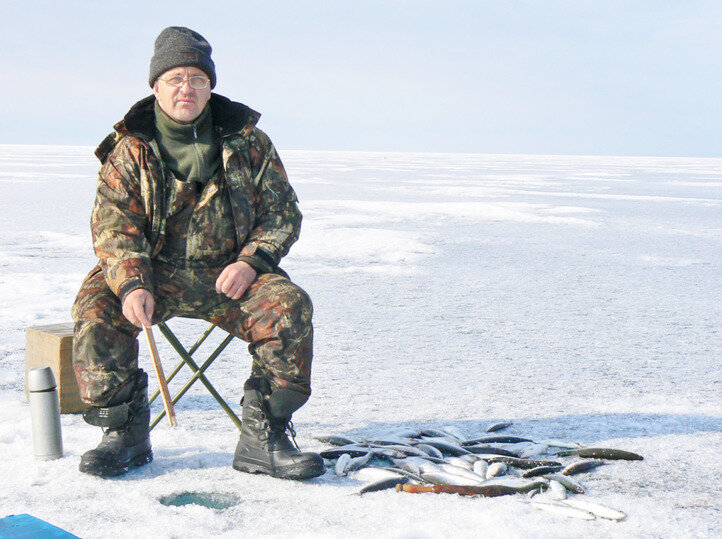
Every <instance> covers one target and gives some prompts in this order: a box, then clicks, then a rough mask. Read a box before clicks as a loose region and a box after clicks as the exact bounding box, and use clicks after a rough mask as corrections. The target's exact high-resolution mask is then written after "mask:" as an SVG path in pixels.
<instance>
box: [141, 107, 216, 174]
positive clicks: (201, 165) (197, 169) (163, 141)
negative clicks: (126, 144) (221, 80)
mask: <svg viewBox="0 0 722 539" xmlns="http://www.w3.org/2000/svg"><path fill="white" fill-rule="evenodd" d="M155 131H156V135H155V140H156V142H157V143H158V147H159V148H160V153H161V157H162V158H163V161H164V162H165V164H166V166H167V167H168V168H169V169H171V170H172V171H173V172H174V173H175V175H176V176H177V177H178V179H179V180H182V181H193V182H197V183H198V184H200V185H205V184H206V182H207V181H208V180H209V179H210V178H212V177H213V175H214V174H215V172H216V169H218V167H219V165H220V164H221V149H220V143H219V141H218V137H217V136H216V131H215V129H214V128H213V118H212V116H211V108H210V107H209V106H206V108H205V109H203V112H201V115H200V116H198V118H196V119H195V121H193V122H190V123H181V122H177V121H175V120H174V119H173V118H171V117H170V116H168V115H167V114H166V113H165V112H163V109H161V108H160V105H159V104H158V102H157V101H156V102H155Z"/></svg>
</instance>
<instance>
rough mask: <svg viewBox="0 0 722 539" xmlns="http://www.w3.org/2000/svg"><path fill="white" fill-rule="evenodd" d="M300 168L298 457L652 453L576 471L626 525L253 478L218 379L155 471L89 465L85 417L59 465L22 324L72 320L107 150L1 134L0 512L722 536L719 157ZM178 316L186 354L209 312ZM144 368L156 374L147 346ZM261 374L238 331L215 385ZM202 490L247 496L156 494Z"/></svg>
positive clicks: (163, 438)
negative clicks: (242, 460)
mask: <svg viewBox="0 0 722 539" xmlns="http://www.w3.org/2000/svg"><path fill="white" fill-rule="evenodd" d="M282 157H283V158H284V162H285V165H286V167H287V169H288V172H289V176H290V177H291V180H292V183H293V185H294V187H295V188H296V191H297V192H298V195H299V198H300V201H301V209H302V211H303V213H304V216H305V219H304V225H303V232H302V236H301V240H300V241H299V242H298V243H297V244H296V245H295V246H294V247H293V249H292V250H291V253H290V255H289V256H288V257H287V258H286V259H285V260H284V263H283V267H284V268H285V269H286V270H287V271H288V272H289V273H290V274H291V275H292V277H293V278H294V280H295V281H297V282H298V283H299V284H300V285H301V286H302V287H304V288H305V289H306V290H307V291H308V292H309V294H310V295H311V297H312V298H313V300H314V305H315V318H314V322H315V329H316V344H315V360H314V379H313V382H314V394H313V397H312V399H311V400H310V401H309V403H308V405H307V406H305V407H304V408H303V409H302V410H300V411H299V412H298V413H297V414H296V417H295V418H294V422H295V424H296V427H297V430H298V432H299V443H300V444H301V446H302V447H304V448H307V449H314V450H319V449H321V447H323V445H322V444H321V443H319V442H317V441H315V440H314V439H313V436H317V435H324V434H330V433H338V434H345V435H348V436H351V437H362V436H369V435H371V434H374V433H377V432H380V431H387V430H389V429H394V428H397V427H404V426H421V425H425V426H430V427H435V428H440V427H442V426H445V425H453V426H454V427H456V428H457V429H459V430H460V431H461V432H463V433H465V434H467V435H481V434H482V433H483V432H484V429H485V428H486V426H488V425H489V424H490V423H491V422H493V421H497V420H513V421H514V424H513V426H512V427H510V428H509V429H508V430H507V431H505V433H506V432H508V433H509V434H517V435H529V436H532V437H534V438H536V439H548V438H558V439H563V440H573V441H578V442H582V443H586V444H591V443H594V444H595V445H604V446H611V447H618V448H620V449H628V450H630V451H634V452H637V453H640V454H642V455H644V456H645V460H644V461H643V462H632V463H626V462H615V463H613V464H610V465H608V466H603V467H601V468H599V469H598V470H596V471H595V472H593V473H590V474H587V475H584V476H579V479H580V480H581V481H582V482H583V483H584V484H585V486H586V487H587V489H588V492H589V493H590V495H591V496H593V497H594V499H595V500H596V501H598V502H600V503H603V504H604V505H608V506H610V507H614V508H617V509H619V510H622V511H624V512H625V513H627V515H628V517H627V519H626V520H624V521H622V522H610V521H604V520H597V521H593V522H584V521H578V520H575V519H567V518H565V517H562V516H557V515H553V514H549V513H545V512H541V511H537V510H536V509H534V508H533V507H530V506H528V505H525V504H522V503H519V500H518V499H516V497H507V498H497V499H464V498H459V497H455V496H449V495H412V494H407V495H405V494H397V493H395V492H380V493H375V494H369V495H366V496H364V497H362V498H359V497H357V496H352V495H351V494H352V493H353V492H355V491H357V490H358V488H359V485H360V484H361V483H360V482H359V481H357V480H354V479H352V478H349V477H344V478H339V477H336V476H335V474H333V472H329V473H327V474H326V475H325V476H322V477H320V478H318V479H315V480H311V481H307V482H302V483H297V482H287V481H280V480H276V479H272V478H268V477H261V476H253V475H246V474H241V473H238V472H236V471H234V470H232V469H231V467H230V462H231V457H232V453H233V449H234V447H235V442H236V439H237V433H236V432H235V428H234V427H233V425H232V423H231V422H230V421H229V420H228V419H227V418H226V417H225V415H224V413H223V412H222V411H221V410H220V409H219V408H218V407H217V405H216V404H215V402H214V401H213V400H212V398H211V397H210V396H209V395H207V393H205V392H204V390H203V389H202V388H200V387H197V388H194V389H192V390H191V391H190V392H189V394H188V395H187V396H186V397H185V398H184V400H182V401H181V402H180V403H179V404H178V406H177V414H178V422H179V424H180V426H179V427H177V428H173V429H171V428H170V427H169V426H168V424H167V423H166V422H163V423H161V424H160V425H159V426H158V427H157V428H156V429H155V430H154V432H153V436H152V438H153V448H154V454H155V460H154V461H153V463H151V464H150V465H148V466H145V467H144V468H142V469H140V470H137V471H135V472H133V473H130V474H128V475H126V476H124V477H122V478H119V479H111V480H102V479H98V478H94V477H90V476H85V475H83V474H80V473H79V472H78V470H77V467H78V462H79V458H80V455H81V454H82V453H83V452H84V451H86V450H87V449H89V448H90V447H92V446H94V445H95V444H96V443H97V441H98V440H99V438H100V434H99V431H98V429H96V428H93V427H90V426H88V425H86V424H85V423H84V422H83V421H82V419H81V418H80V417H79V416H63V417H62V424H63V433H64V447H65V452H66V455H65V457H64V458H62V459H60V460H56V461H50V462H39V461H35V460H34V459H33V457H32V449H31V448H32V440H31V428H30V413H29V408H28V404H27V402H26V400H25V396H24V392H23V376H24V342H25V341H24V339H25V336H24V329H25V327H27V326H28V325H35V324H46V323H48V324H49V323H54V322H61V321H66V320H69V319H70V313H69V309H70V306H71V304H72V301H73V297H74V295H75V293H76V291H77V289H78V286H79V284H80V282H81V280H82V278H83V276H84V275H85V274H86V273H87V272H88V271H89V270H90V269H91V267H92V266H93V264H94V256H93V253H92V250H91V247H90V234H89V230H88V221H89V217H90V208H91V204H92V201H93V198H94V188H95V174H96V172H97V162H96V161H95V160H94V158H93V157H92V149H91V148H78V147H41V146H0V195H1V196H2V200H3V211H2V212H0V220H2V221H1V225H2V226H0V255H1V256H0V331H2V337H3V338H2V341H1V342H0V358H2V359H1V361H2V369H0V419H1V421H0V516H4V515H8V514H19V513H29V514H32V515H34V516H37V517H38V518H42V519H44V520H47V521H48V522H50V523H53V524H55V525H57V526H59V527H61V528H64V529H67V530H68V531H70V532H72V533H74V534H76V535H78V536H80V537H202V536H224V537H236V536H258V535H261V536H274V535H276V536H284V535H285V536H289V535H291V536H304V535H309V536H317V535H323V536H333V537H351V536H353V537H358V536H366V537H368V536H372V535H382V536H390V537H438V536H441V535H445V536H452V535H453V536H463V537H471V536H475V537H478V536H506V537H547V536H551V535H554V536H559V537H579V536H582V535H593V536H605V537H606V536H619V537H621V536H624V537H628V536H665V537H673V536H714V535H719V534H720V533H721V532H722V529H721V527H720V524H719V522H720V510H721V509H722V507H721V505H720V494H722V493H721V489H720V484H722V471H721V469H720V466H719V459H720V449H719V448H720V447H722V418H721V417H720V415H721V414H720V410H721V409H722V398H721V395H722V380H721V378H722V377H721V369H720V355H721V352H722V336H721V334H720V322H722V307H721V305H722V293H721V287H720V272H721V271H720V270H722V189H721V187H722V182H721V181H720V178H721V177H722V176H721V175H722V160H721V159H675V158H630V157H623V158H622V157H619V158H618V157H568V156H566V157H565V156H532V155H529V156H505V155H444V154H393V153H361V152H359V153H350V152H292V151H287V152H282ZM170 325H171V327H172V328H173V329H174V330H176V331H177V332H178V334H179V335H180V336H181V340H182V341H183V342H185V343H186V344H190V343H191V342H192V341H193V340H194V338H193V337H194V336H195V335H196V334H197V333H198V332H199V331H200V329H201V328H202V327H203V326H204V325H203V324H202V323H199V322H195V321H188V320H174V321H172V322H171V323H170ZM220 338H221V335H216V336H214V337H213V338H212V339H211V340H212V341H213V342H212V343H210V344H209V345H208V346H204V347H203V348H202V349H201V350H200V351H199V352H198V357H201V356H203V354H204V353H205V354H207V353H209V350H210V348H211V346H213V345H215V343H217V342H218V341H219V340H220ZM158 340H159V345H160V351H161V356H162V357H163V358H164V363H165V365H166V372H168V371H169V370H170V368H171V366H172V364H174V361H172V359H171V356H172V354H171V351H170V348H169V347H168V346H167V345H166V344H165V343H162V342H161V339H160V338H159V339H158ZM141 364H142V365H143V366H144V367H145V368H146V369H147V370H152V369H151V362H150V358H149V355H148V352H147V350H146V348H145V346H144V343H141ZM249 368H250V361H249V357H248V353H247V351H246V347H245V345H244V344H243V343H241V342H239V341H235V342H234V343H233V344H232V345H231V346H230V348H229V351H228V352H227V353H225V354H224V356H223V358H222V359H220V360H219V361H217V362H216V363H215V364H214V365H213V367H212V368H211V369H210V370H209V372H208V376H209V378H210V379H211V380H212V381H213V382H214V383H215V384H216V387H217V389H218V390H219V391H220V393H221V394H222V395H224V396H225V397H226V398H227V399H228V400H229V401H231V402H234V403H237V401H238V399H239V398H240V389H241V386H242V383H243V381H244V380H245V378H246V376H247V374H248V372H249ZM178 385H179V384H176V383H173V384H171V388H172V389H173V388H176V389H177V387H178ZM160 406H161V405H160V403H157V404H156V405H154V407H155V409H156V410H158V409H159V408H160ZM234 406H235V408H236V409H238V408H239V406H238V405H237V404H234ZM183 492H201V493H213V492H217V493H219V494H220V495H228V494H235V495H237V496H238V497H239V503H238V504H236V505H233V506H231V507H229V508H228V509H224V510H214V509H210V508H207V507H202V506H200V505H196V504H190V505H185V506H179V507H174V506H170V507H169V506H165V505H162V504H161V503H160V501H159V500H160V499H165V498H167V497H168V496H173V495H177V494H180V493H183Z"/></svg>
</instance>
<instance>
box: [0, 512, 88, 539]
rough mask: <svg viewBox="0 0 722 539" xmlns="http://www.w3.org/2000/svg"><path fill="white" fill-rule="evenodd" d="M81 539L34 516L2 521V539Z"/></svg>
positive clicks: (0, 532)
mask: <svg viewBox="0 0 722 539" xmlns="http://www.w3.org/2000/svg"><path fill="white" fill-rule="evenodd" d="M41 537H42V538H43V539H45V538H46V537H48V538H52V539H54V538H58V539H61V538H62V539H70V538H73V537H74V538H75V539H79V538H78V536H77V535H73V534H72V533H68V532H66V531H65V530H61V529H60V528H58V527H57V526H53V525H52V524H49V523H48V522H45V521H44V520H40V519H39V518H35V517H34V516H32V515H9V516H7V517H5V518H3V519H0V539H10V538H12V539H36V538H41Z"/></svg>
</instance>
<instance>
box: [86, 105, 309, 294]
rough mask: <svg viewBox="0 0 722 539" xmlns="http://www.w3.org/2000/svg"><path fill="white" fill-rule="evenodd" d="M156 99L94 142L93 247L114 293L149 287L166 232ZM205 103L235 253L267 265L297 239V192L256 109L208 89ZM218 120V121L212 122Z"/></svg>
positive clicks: (282, 254)
mask: <svg viewBox="0 0 722 539" xmlns="http://www.w3.org/2000/svg"><path fill="white" fill-rule="evenodd" d="M154 101H155V99H154V97H153V96H150V97H148V98H146V99H144V100H142V101H140V102H138V103H137V104H136V105H135V106H134V107H133V108H131V110H130V111H129V112H128V114H126V116H125V118H124V119H123V120H122V121H121V122H119V123H118V124H116V126H115V132H114V133H112V134H111V135H109V136H108V137H106V139H105V140H104V141H103V142H102V143H101V145H100V146H99V147H98V149H97V150H96V155H97V156H98V158H99V159H100V161H101V163H102V166H101V169H100V173H99V174H98V188H97V195H96V200H95V204H94V207H93V212H92V216H91V231H92V235H93V247H94V249H95V253H96V255H97V256H98V258H99V259H100V265H101V267H102V269H103V274H104V276H105V279H106V281H107V282H108V285H109V286H110V289H111V290H112V291H113V292H114V293H115V294H116V295H118V296H119V297H121V298H122V297H124V296H125V294H127V293H128V292H130V291H131V290H134V289H135V288H141V287H142V288H148V289H151V288H152V279H151V276H152V268H151V260H152V258H153V257H155V256H156V255H157V254H158V253H159V252H160V250H161V249H162V247H163V243H164V240H165V234H166V222H165V220H166V215H167V212H166V203H167V200H168V193H167V186H166V182H165V181H164V173H165V170H164V169H165V167H164V165H163V162H162V160H161V159H159V157H158V155H159V153H158V151H157V145H156V144H155V143H154V142H153V136H154V129H155V127H154V124H153V121H152V118H151V119H150V121H149V119H148V118H149V115H152V114H153V103H154ZM209 106H211V110H212V113H213V120H214V125H215V128H216V130H217V132H218V136H219V139H220V140H221V146H222V163H223V168H224V171H225V178H226V183H227V186H228V193H229V195H230V201H231V209H232V212H233V220H234V226H235V233H236V240H237V242H238V245H239V246H242V248H241V251H240V253H239V254H238V259H239V260H246V261H249V262H250V261H251V260H250V259H247V258H246V257H254V256H256V257H258V255H259V253H258V251H259V250H260V251H262V254H263V255H264V256H262V257H259V259H258V260H257V261H256V262H257V264H253V265H254V266H255V265H263V264H265V265H267V266H268V267H267V268H266V269H267V270H271V269H272V268H273V267H275V266H276V265H278V263H279V261H280V260H281V258H282V257H283V256H285V255H286V254H287V253H288V250H289V249H290V247H291V245H292V244H293V243H294V242H295V241H296V240H297V239H298V235H299V232H300V227H301V212H300V211H299V209H298V205H297V198H296V194H295V192H294V191H293V188H292V187H291V185H290V184H289V183H288V178H287V176H286V172H285V169H284V168H283V164H282V163H281V160H280V158H279V157H278V154H277V153H276V150H275V148H274V146H273V144H272V143H271V141H270V139H269V138H268V137H267V136H266V134H265V133H263V132H262V131H261V130H260V129H258V128H257V127H255V124H256V122H257V121H258V118H259V116H260V115H259V114H258V113H257V112H255V111H252V110H251V109H249V108H248V107H245V105H241V104H239V103H233V102H231V101H230V100H228V99H226V98H224V97H222V96H219V95H217V94H212V96H211V99H210V101H209ZM217 120H218V122H221V123H220V125H219V124H218V123H217Z"/></svg>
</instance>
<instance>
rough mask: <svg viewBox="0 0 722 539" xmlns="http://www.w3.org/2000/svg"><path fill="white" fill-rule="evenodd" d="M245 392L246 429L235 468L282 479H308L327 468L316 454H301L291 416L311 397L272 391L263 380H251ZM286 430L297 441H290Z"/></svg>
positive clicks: (294, 392)
mask: <svg viewBox="0 0 722 539" xmlns="http://www.w3.org/2000/svg"><path fill="white" fill-rule="evenodd" d="M243 389H244V391H243V400H242V401H241V404H243V419H242V421H243V428H242V429H241V437H240V439H239V440H238V445H237V446H236V453H235V455H234V456H233V467H234V468H235V469H236V470H239V471H242V472H249V473H264V474H268V475H271V476H273V477H279V478H281V479H308V478H311V477H317V476H319V475H322V474H323V473H324V472H325V471H326V469H325V468H324V466H323V459H322V458H321V457H320V456H319V455H317V454H316V453H302V452H301V451H300V450H299V448H298V446H297V445H296V440H295V435H296V433H295V432H294V430H293V425H292V424H291V414H293V412H295V411H296V410H298V409H299V408H300V407H301V406H303V404H304V403H305V402H306V401H307V400H308V395H304V394H303V393H299V392H298V391H292V390H289V389H284V388H281V389H277V390H276V391H273V392H271V390H270V387H269V385H268V382H267V381H266V380H265V379H263V378H251V379H249V380H248V381H247V382H246V384H245V386H244V388H243ZM286 430H288V431H289V432H290V433H291V436H292V437H293V438H294V440H293V443H291V440H289V439H288V435H287V434H286Z"/></svg>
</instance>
